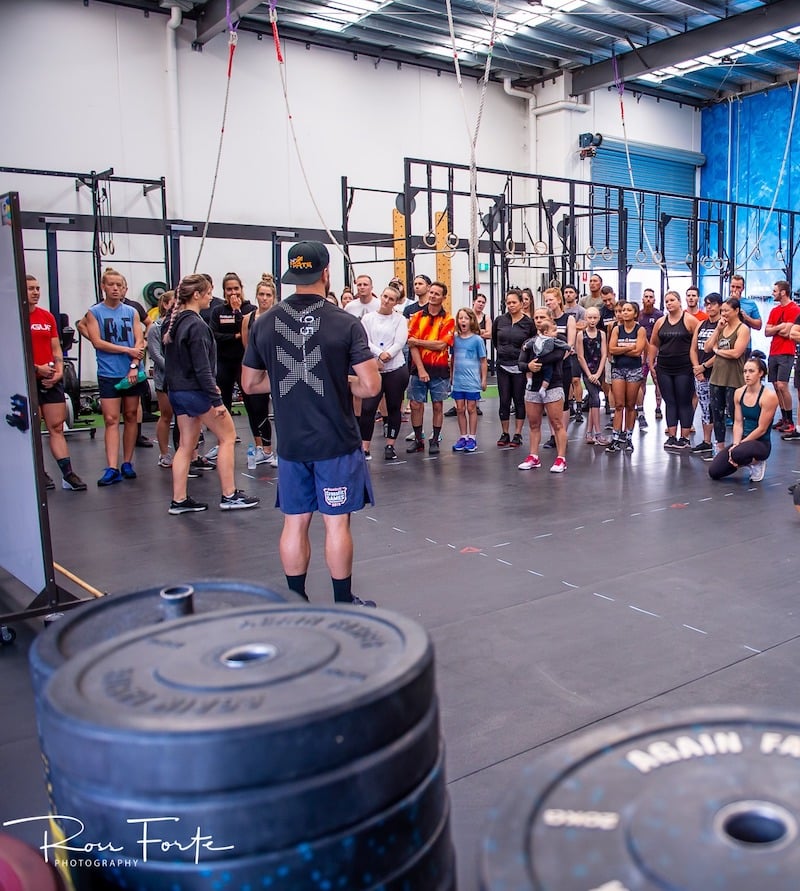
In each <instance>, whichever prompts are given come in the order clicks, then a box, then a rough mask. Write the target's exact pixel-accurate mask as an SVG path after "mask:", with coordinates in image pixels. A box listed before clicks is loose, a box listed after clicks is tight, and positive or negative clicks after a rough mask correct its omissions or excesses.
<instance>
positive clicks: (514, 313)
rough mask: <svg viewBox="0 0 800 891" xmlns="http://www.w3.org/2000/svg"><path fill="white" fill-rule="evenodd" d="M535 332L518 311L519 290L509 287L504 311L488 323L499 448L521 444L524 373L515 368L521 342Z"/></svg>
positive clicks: (519, 307) (520, 303)
mask: <svg viewBox="0 0 800 891" xmlns="http://www.w3.org/2000/svg"><path fill="white" fill-rule="evenodd" d="M535 333H536V329H535V328H534V325H533V322H532V321H531V319H530V318H529V317H528V316H526V315H525V313H524V312H523V311H522V292H521V291H519V290H518V289H517V288H512V289H511V290H510V291H509V292H508V293H507V294H506V312H504V313H503V315H500V316H498V317H497V318H496V319H495V320H494V324H493V325H492V344H493V345H494V351H495V369H496V371H497V395H498V396H499V398H500V409H499V412H498V414H499V416H500V428H501V430H502V433H501V434H500V438H499V439H498V440H497V445H498V447H500V448H504V447H511V448H519V447H520V446H521V445H522V425H523V424H524V423H525V375H524V374H523V373H522V372H521V371H520V368H519V354H520V350H521V349H522V344H523V343H525V341H526V340H527V339H528V338H529V337H533V336H534V334H535ZM512 400H513V402H514V414H515V416H516V418H515V428H516V429H515V432H514V438H513V439H511V438H510V437H509V435H508V422H509V419H510V418H511V402H512Z"/></svg>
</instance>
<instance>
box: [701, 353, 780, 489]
mask: <svg viewBox="0 0 800 891" xmlns="http://www.w3.org/2000/svg"><path fill="white" fill-rule="evenodd" d="M743 374H744V386H743V387H739V389H738V390H737V391H736V393H735V394H734V397H733V405H734V416H733V442H732V443H731V445H730V446H729V447H728V448H726V449H723V450H722V451H721V452H717V454H716V455H715V456H714V460H713V461H712V462H711V464H710V465H709V468H708V475H709V476H710V477H711V479H712V480H721V479H724V478H725V477H726V476H730V475H731V474H732V473H736V471H737V470H738V469H739V468H740V467H749V468H750V479H751V480H752V481H753V482H755V483H757V482H760V481H761V480H762V479H764V471H765V470H766V466H767V458H769V455H770V451H771V448H772V445H771V443H770V432H771V431H772V420H773V418H774V417H775V412H776V411H777V409H778V397H777V395H776V394H775V391H774V390H770V389H768V388H767V387H765V386H764V379H765V378H766V376H767V363H766V362H765V361H764V360H763V359H762V358H761V357H760V356H758V355H756V354H753V355H752V356H751V357H750V358H749V359H748V360H747V361H746V362H745V363H744V370H743Z"/></svg>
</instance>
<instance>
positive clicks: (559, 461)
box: [550, 455, 567, 473]
mask: <svg viewBox="0 0 800 891" xmlns="http://www.w3.org/2000/svg"><path fill="white" fill-rule="evenodd" d="M566 469H567V462H566V461H565V460H564V459H563V458H562V457H561V456H560V455H559V456H558V458H556V460H555V461H553V466H552V467H551V468H550V473H563V472H564V471H565V470H566Z"/></svg>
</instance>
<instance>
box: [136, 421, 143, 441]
mask: <svg viewBox="0 0 800 891" xmlns="http://www.w3.org/2000/svg"><path fill="white" fill-rule="evenodd" d="M141 435H142V425H141V424H137V425H136V437H137V439H138V438H139V437H140V436H141Z"/></svg>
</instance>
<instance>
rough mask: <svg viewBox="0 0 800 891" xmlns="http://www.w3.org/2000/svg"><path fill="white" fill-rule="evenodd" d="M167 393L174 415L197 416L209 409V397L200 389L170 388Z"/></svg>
mask: <svg viewBox="0 0 800 891" xmlns="http://www.w3.org/2000/svg"><path fill="white" fill-rule="evenodd" d="M167 395H168V396H169V404H170V405H171V406H172V410H173V411H174V412H175V414H176V415H189V417H190V418H199V417H200V416H201V415H204V414H206V412H209V411H211V397H210V396H209V395H208V393H204V392H203V391H202V390H170V391H169V393H167Z"/></svg>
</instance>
